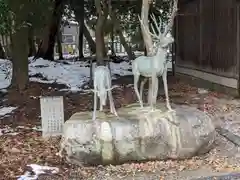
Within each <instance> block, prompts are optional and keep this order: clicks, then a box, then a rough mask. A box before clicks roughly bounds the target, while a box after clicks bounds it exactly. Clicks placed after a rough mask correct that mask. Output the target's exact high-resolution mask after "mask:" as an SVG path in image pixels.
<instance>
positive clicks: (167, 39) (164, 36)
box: [139, 0, 178, 51]
mask: <svg viewBox="0 0 240 180" xmlns="http://www.w3.org/2000/svg"><path fill="white" fill-rule="evenodd" d="M177 5H178V0H173V5H172V8H171V10H170V15H169V17H168V20H167V24H166V25H165V26H164V27H163V23H162V19H161V18H159V23H158V21H157V18H156V16H154V15H153V14H152V15H150V17H151V19H152V21H153V24H150V29H151V31H152V32H150V30H149V29H148V28H146V27H145V26H144V24H143V21H142V20H141V19H140V18H139V21H140V23H141V25H142V28H143V30H144V31H145V32H146V33H148V34H150V35H151V37H152V41H153V49H154V50H155V51H156V50H157V49H158V48H167V47H168V45H170V44H171V43H173V42H174V38H173V37H172V36H171V35H170V36H169V34H168V33H169V32H170V31H171V29H172V27H173V23H174V18H175V16H176V14H177ZM159 12H160V10H159ZM154 27H155V28H154ZM162 29H163V31H162Z"/></svg>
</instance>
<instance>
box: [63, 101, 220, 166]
mask: <svg viewBox="0 0 240 180" xmlns="http://www.w3.org/2000/svg"><path fill="white" fill-rule="evenodd" d="M158 106H162V107H164V104H159V105H158ZM174 109H175V110H176V114H175V115H174V114H172V115H171V114H169V113H162V112H160V111H154V112H149V110H147V109H146V108H144V109H140V108H139V105H131V106H128V107H124V108H121V109H118V114H119V117H120V118H119V117H116V116H114V115H111V114H105V113H99V112H98V113H99V114H98V116H97V117H98V119H97V120H96V121H92V117H91V116H92V113H91V112H80V113H76V114H74V115H73V116H72V117H71V118H70V119H69V120H68V121H66V122H65V124H64V131H63V136H62V141H61V150H63V151H61V152H60V153H61V154H65V156H66V158H67V160H68V161H69V162H70V163H73V164H78V165H97V164H121V163H124V162H130V161H142V160H166V159H170V158H171V159H185V158H191V157H193V156H195V155H200V154H204V153H206V152H208V151H209V150H210V149H211V147H212V144H213V142H214V140H215V137H216V131H215V127H214V125H213V124H212V121H211V118H210V117H209V116H207V115H206V114H205V113H204V112H202V111H199V110H197V109H196V108H191V107H187V106H177V107H175V108H174ZM174 119H175V120H176V119H177V120H178V122H179V124H175V123H174V122H173V120H174ZM63 152H65V153H63Z"/></svg>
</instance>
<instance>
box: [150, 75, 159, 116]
mask: <svg viewBox="0 0 240 180" xmlns="http://www.w3.org/2000/svg"><path fill="white" fill-rule="evenodd" d="M156 81H157V77H156V75H155V74H153V75H152V86H151V87H152V92H151V104H150V106H151V109H152V111H154V108H155V107H154V105H155V104H154V97H155V94H156V91H157V90H158V87H157V86H156Z"/></svg>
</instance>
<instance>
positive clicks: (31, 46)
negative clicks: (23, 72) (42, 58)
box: [28, 26, 37, 57]
mask: <svg viewBox="0 0 240 180" xmlns="http://www.w3.org/2000/svg"><path fill="white" fill-rule="evenodd" d="M28 46H29V51H28V57H30V56H35V55H36V52H37V51H36V47H35V41H34V32H33V27H32V26H31V27H29V28H28Z"/></svg>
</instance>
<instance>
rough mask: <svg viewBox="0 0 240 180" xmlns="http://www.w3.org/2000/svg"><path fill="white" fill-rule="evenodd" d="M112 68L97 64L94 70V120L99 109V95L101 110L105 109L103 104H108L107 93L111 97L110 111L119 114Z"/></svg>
mask: <svg viewBox="0 0 240 180" xmlns="http://www.w3.org/2000/svg"><path fill="white" fill-rule="evenodd" d="M111 81H112V80H111V75H110V70H109V69H108V68H107V67H106V66H97V67H96V68H95V71H94V79H93V84H94V90H93V92H94V105H93V106H94V109H93V117H92V119H93V120H96V111H97V96H98V97H99V99H100V111H102V110H103V106H105V105H106V100H107V95H108V97H109V103H110V111H111V113H113V114H115V115H116V116H118V115H117V112H116V109H115V105H114V102H113V96H112V89H113V88H112V82H111Z"/></svg>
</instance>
